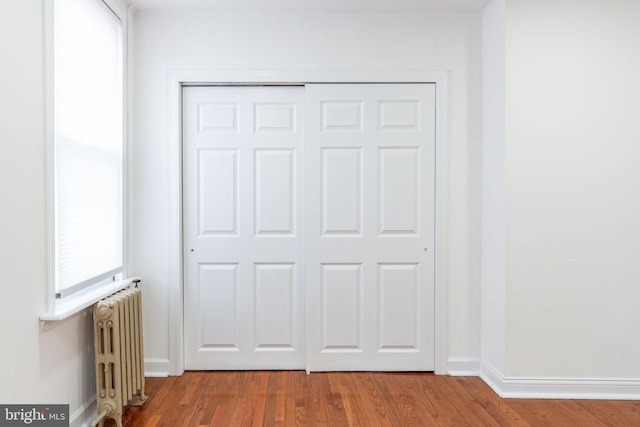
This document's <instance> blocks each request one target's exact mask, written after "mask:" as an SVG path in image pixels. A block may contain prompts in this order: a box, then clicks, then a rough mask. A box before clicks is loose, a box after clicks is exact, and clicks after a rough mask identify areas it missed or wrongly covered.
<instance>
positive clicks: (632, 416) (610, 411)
mask: <svg viewBox="0 0 640 427" xmlns="http://www.w3.org/2000/svg"><path fill="white" fill-rule="evenodd" d="M146 389H147V391H148V393H147V394H148V396H149V397H148V399H147V401H146V402H145V404H144V405H143V406H141V407H133V408H129V409H127V411H126V412H125V414H124V416H123V425H124V427H176V426H179V427H205V426H209V427H219V426H224V427H226V426H232V427H235V426H240V427H243V426H286V427H288V426H305V427H306V426H332V427H333V426H340V427H341V426H367V427H375V426H393V427H396V426H397V427H402V426H410V427H413V426H420V427H422V426H456V427H457V426H474V427H475V426H500V427H502V426H518V427H537V426H544V427H554V426H558V427H567V426H569V427H571V426H577V427H592V426H593V427H602V426H616V427H617V426H623V427H624V426H640V402H638V401H607V400H553V399H548V400H546V399H545V400H543V399H502V398H500V397H499V396H498V395H496V394H495V393H494V392H493V390H491V389H490V388H489V386H487V385H486V384H485V383H484V382H483V381H482V380H481V379H479V378H476V377H449V376H437V375H433V374H429V373H391V372H373V373H372V372H353V373H349V372H327V373H313V374H311V375H306V374H305V373H304V372H302V371H256V372H252V371H246V372H186V373H185V374H184V375H182V376H180V377H168V378H148V379H147V381H146ZM105 425H106V426H115V423H114V422H113V421H112V420H110V421H108V422H107V423H105Z"/></svg>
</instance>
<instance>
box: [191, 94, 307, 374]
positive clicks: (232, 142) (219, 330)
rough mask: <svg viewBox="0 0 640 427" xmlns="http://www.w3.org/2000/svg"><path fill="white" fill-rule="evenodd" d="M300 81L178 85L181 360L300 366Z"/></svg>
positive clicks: (214, 365) (223, 365)
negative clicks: (180, 90) (181, 188)
mask: <svg viewBox="0 0 640 427" xmlns="http://www.w3.org/2000/svg"><path fill="white" fill-rule="evenodd" d="M303 100H304V90H303V88H302V87H269V88H265V87H262V88H261V87H187V88H185V89H184V91H183V144H184V146H183V169H184V170H183V183H184V184H183V185H184V191H183V194H184V200H183V206H184V212H183V216H184V230H183V232H184V269H185V272H184V274H185V295H184V297H185V367H186V369H209V370H218V369H221V370H223V369H303V368H304V366H305V365H304V348H303V340H302V334H303V332H304V315H303V314H304V313H303V305H304V294H303V289H302V282H303V265H302V253H303V246H302V231H303V229H302V227H303V224H302V207H303V206H302V200H303V198H302V173H303V168H302V167H301V162H302V160H303V156H302V153H301V144H302V123H303V104H304V102H303Z"/></svg>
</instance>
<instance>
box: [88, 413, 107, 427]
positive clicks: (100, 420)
mask: <svg viewBox="0 0 640 427" xmlns="http://www.w3.org/2000/svg"><path fill="white" fill-rule="evenodd" d="M108 413H109V411H107V410H104V411H102V412H100V414H98V418H96V419H95V420H93V422H92V423H91V427H96V426H100V427H104V420H105V418H106V417H107V414H108Z"/></svg>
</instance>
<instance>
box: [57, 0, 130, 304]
mask: <svg viewBox="0 0 640 427" xmlns="http://www.w3.org/2000/svg"><path fill="white" fill-rule="evenodd" d="M52 3H53V70H54V73H53V74H54V75H53V134H54V138H53V140H54V141H53V143H54V149H53V152H54V156H53V157H54V159H53V164H54V166H53V169H54V180H55V182H54V208H53V210H54V216H55V221H54V223H55V224H54V229H55V232H54V234H55V235H54V241H55V243H54V244H53V251H54V252H55V256H54V258H55V261H54V264H55V266H54V270H55V278H54V282H55V294H56V298H64V297H66V296H68V295H71V294H73V293H75V292H77V291H80V290H82V289H84V288H87V287H89V286H91V285H95V284H98V283H101V282H102V281H112V280H114V278H121V277H122V272H123V264H124V263H123V258H124V256H123V252H124V251H123V240H124V239H123V234H124V233H123V229H124V221H123V218H124V214H123V212H124V208H123V199H124V197H123V187H124V179H123V141H124V136H123V135H124V127H123V117H124V66H123V28H122V22H121V21H120V19H119V18H118V16H117V15H116V14H115V13H114V12H113V11H112V10H111V9H110V8H109V7H108V6H107V5H106V4H105V3H104V2H103V1H102V0H55V1H54V2H52Z"/></svg>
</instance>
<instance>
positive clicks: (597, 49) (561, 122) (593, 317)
mask: <svg viewBox="0 0 640 427" xmlns="http://www.w3.org/2000/svg"><path fill="white" fill-rule="evenodd" d="M506 17H507V19H506V108H507V110H506V111H507V115H506V176H505V180H506V203H507V204H506V230H507V242H506V247H507V252H506V254H507V256H506V281H507V293H506V298H507V312H506V328H507V329H506V343H507V345H506V348H507V354H506V372H505V373H506V375H507V376H508V377H533V378H544V377H550V378H558V377H563V378H605V379H636V380H640V363H638V362H639V361H640V339H638V327H639V326H640V309H639V302H640V262H639V260H640V244H638V242H640V223H639V218H640V167H639V165H640V119H639V117H640V115H639V112H640V101H639V100H640V79H639V78H638V76H639V70H640V50H639V46H640V25H638V23H639V22H640V2H638V1H637V0H606V1H605V0H563V1H561V2H559V1H555V0H538V1H525V0H508V1H507V8H506ZM639 384H640V381H637V382H636V383H635V387H636V389H635V390H636V393H638V392H637V390H639V389H640V387H639Z"/></svg>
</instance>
